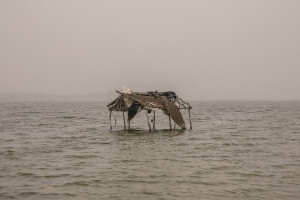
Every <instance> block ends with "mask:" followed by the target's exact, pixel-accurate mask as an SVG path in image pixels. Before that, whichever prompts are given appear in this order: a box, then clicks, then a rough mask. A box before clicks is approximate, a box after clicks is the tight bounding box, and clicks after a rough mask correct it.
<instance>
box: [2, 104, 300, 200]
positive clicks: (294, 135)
mask: <svg viewBox="0 0 300 200" xmlns="http://www.w3.org/2000/svg"><path fill="white" fill-rule="evenodd" d="M191 105H192V106H193V109H192V113H191V114H192V122H193V130H179V129H176V130H171V131H170V130H168V128H169V125H168V118H167V117H166V116H165V115H164V114H163V113H157V120H156V128H157V129H158V130H156V131H155V132H149V131H148V130H147V122H146V116H145V112H140V113H138V114H137V116H136V118H134V119H133V122H132V124H131V126H132V128H133V130H131V131H124V130H123V121H122V117H121V114H120V113H116V118H117V125H116V126H114V127H113V130H112V131H109V120H108V115H109V112H108V110H107V108H106V103H105V102H72V101H66V102H54V101H52V102H8V103H5V102H1V103H0V133H1V134H0V198H1V199H128V200H129V199H170V200H171V199H172V200H173V199H178V200H179V199H180V200H181V199H289V200H291V199H295V200H296V199H299V197H300V192H299V182H300V145H299V144H300V102H297V101H295V102H293V101H287V102H278V101H206V102H204V101H199V102H191ZM150 116H151V114H150ZM184 117H185V121H186V123H187V124H188V121H187V113H184Z"/></svg>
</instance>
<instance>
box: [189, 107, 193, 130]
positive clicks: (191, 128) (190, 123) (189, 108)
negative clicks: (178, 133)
mask: <svg viewBox="0 0 300 200" xmlns="http://www.w3.org/2000/svg"><path fill="white" fill-rule="evenodd" d="M189 120H190V129H191V130H192V129H193V127H192V120H191V109H190V108H189Z"/></svg>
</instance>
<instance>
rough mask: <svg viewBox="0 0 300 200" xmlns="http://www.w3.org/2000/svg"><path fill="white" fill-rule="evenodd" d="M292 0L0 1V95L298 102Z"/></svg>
mask: <svg viewBox="0 0 300 200" xmlns="http://www.w3.org/2000/svg"><path fill="white" fill-rule="evenodd" d="M299 10H300V1H298V0H248V1H240V0H226V1H223V0H219V1H217V0H216V1H212V0H201V1H200V0H180V1H179V0H151V1H143V0H127V1H121V0H120V1H114V0H107V1H104V0H103V1H100V0H99V1H98V0H95V1H93V0H82V1H76V0H45V1H40V0H27V1H22V0H19V1H17V0H1V1H0V94H1V95H2V96H3V95H13V94H44V95H48V94H50V95H54V94H55V95H70V94H74V95H80V94H86V95H89V94H92V95H95V94H96V95H97V94H98V95H99V96H105V95H113V96H114V95H116V94H114V91H115V90H116V89H119V90H120V89H121V87H122V85H125V86H127V87H129V88H131V89H133V90H135V91H148V90H159V91H163V90H174V91H175V92H177V93H178V94H179V95H180V96H181V97H182V98H184V99H188V100H300V92H299V91H300V89H299V88H300V58H299V56H300V12H299Z"/></svg>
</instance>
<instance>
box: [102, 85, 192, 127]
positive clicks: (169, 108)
mask: <svg viewBox="0 0 300 200" xmlns="http://www.w3.org/2000/svg"><path fill="white" fill-rule="evenodd" d="M116 92H117V93H119V94H120V95H119V96H118V97H117V98H116V99H115V100H114V101H112V102H111V103H110V104H108V105H107V106H108V109H109V111H110V115H109V119H110V129H112V124H111V114H112V111H121V112H123V121H124V129H126V122H125V114H124V113H125V112H128V118H127V122H128V127H129V129H130V121H131V120H132V119H133V118H134V116H135V115H136V114H137V113H138V112H139V111H140V110H145V111H146V116H147V122H148V126H149V130H150V131H151V125H150V121H149V116H148V113H151V112H152V111H153V114H154V118H153V129H155V111H156V110H162V111H163V112H164V114H166V115H168V116H169V123H170V129H172V124H171V118H172V119H173V120H174V122H175V123H176V124H177V125H178V126H180V127H181V128H182V129H186V125H185V122H184V120H183V117H182V114H181V112H180V109H187V110H188V112H189V121H190V129H192V122H191V114H190V110H191V109H192V107H191V106H190V105H189V103H187V102H185V101H183V100H182V99H180V98H179V97H178V96H177V95H176V93H175V92H172V91H168V92H157V91H155V92H133V91H131V90H129V89H124V90H123V92H119V91H116ZM176 124H175V125H176Z"/></svg>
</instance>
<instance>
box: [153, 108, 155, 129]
mask: <svg viewBox="0 0 300 200" xmlns="http://www.w3.org/2000/svg"><path fill="white" fill-rule="evenodd" d="M153 115H154V116H153V130H155V110H153Z"/></svg>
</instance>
